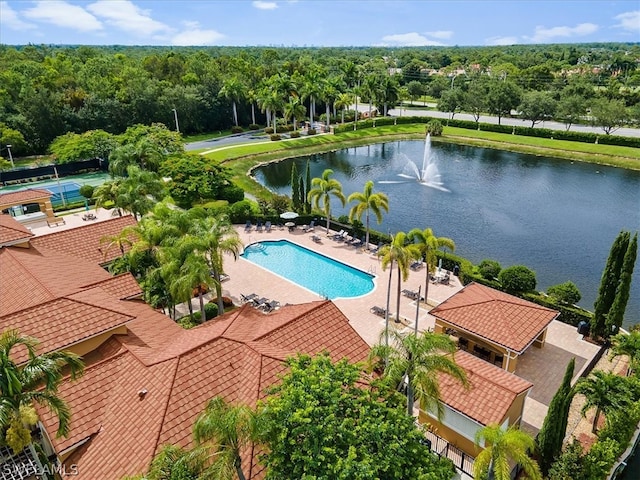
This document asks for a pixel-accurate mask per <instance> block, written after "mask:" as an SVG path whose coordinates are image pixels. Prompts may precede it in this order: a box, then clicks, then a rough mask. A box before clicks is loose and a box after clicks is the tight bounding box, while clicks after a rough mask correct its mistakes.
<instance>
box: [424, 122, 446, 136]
mask: <svg viewBox="0 0 640 480" xmlns="http://www.w3.org/2000/svg"><path fill="white" fill-rule="evenodd" d="M442 130H443V127H442V123H441V122H440V120H431V121H430V122H429V123H427V133H430V134H431V136H433V137H439V136H440V135H442Z"/></svg>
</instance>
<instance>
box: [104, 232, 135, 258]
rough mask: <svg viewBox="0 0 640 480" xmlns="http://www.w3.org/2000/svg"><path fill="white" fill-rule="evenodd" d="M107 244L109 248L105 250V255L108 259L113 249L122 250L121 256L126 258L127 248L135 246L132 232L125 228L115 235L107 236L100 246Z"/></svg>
mask: <svg viewBox="0 0 640 480" xmlns="http://www.w3.org/2000/svg"><path fill="white" fill-rule="evenodd" d="M105 243H106V244H107V247H106V248H105V249H104V252H103V255H104V258H105V259H106V258H107V255H108V254H109V250H111V249H112V248H113V247H118V249H119V250H120V256H121V257H124V254H125V248H127V247H131V246H132V245H133V241H132V240H131V230H130V229H127V228H124V229H122V230H121V231H120V233H117V234H115V235H105V236H104V237H102V238H101V239H100V245H103V244H105Z"/></svg>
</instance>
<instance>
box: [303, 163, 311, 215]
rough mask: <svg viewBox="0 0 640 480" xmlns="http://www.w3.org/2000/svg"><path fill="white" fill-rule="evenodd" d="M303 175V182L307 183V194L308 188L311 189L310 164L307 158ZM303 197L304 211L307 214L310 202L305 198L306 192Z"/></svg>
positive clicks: (309, 209) (309, 211)
mask: <svg viewBox="0 0 640 480" xmlns="http://www.w3.org/2000/svg"><path fill="white" fill-rule="evenodd" d="M304 177H305V184H306V185H307V192H306V193H307V194H308V193H309V190H311V166H310V164H309V160H307V166H306V167H305V170H304ZM303 198H304V213H306V214H309V213H311V202H310V201H309V199H308V198H307V195H306V194H305V196H304V197H303Z"/></svg>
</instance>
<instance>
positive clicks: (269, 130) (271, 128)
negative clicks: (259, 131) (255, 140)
mask: <svg viewBox="0 0 640 480" xmlns="http://www.w3.org/2000/svg"><path fill="white" fill-rule="evenodd" d="M264 133H266V134H267V135H271V134H272V133H273V127H267V128H265V129H264Z"/></svg>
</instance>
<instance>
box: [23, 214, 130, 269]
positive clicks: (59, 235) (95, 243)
mask: <svg viewBox="0 0 640 480" xmlns="http://www.w3.org/2000/svg"><path fill="white" fill-rule="evenodd" d="M135 224H136V221H135V219H134V218H133V217H132V216H131V215H127V216H125V217H116V218H112V219H109V220H105V221H103V222H95V223H91V224H88V225H83V226H81V227H77V228H70V229H68V230H62V231H60V232H54V233H49V234H47V235H41V236H39V237H35V238H33V239H32V240H31V244H32V245H35V246H36V247H41V246H43V247H47V248H49V249H51V250H55V251H58V252H61V253H65V254H68V255H73V256H75V257H78V258H83V259H85V260H90V261H92V262H95V263H98V264H103V263H106V262H110V261H111V260H114V259H115V258H117V257H119V256H120V255H121V253H120V251H119V250H118V249H117V248H111V249H109V251H108V252H107V256H106V257H105V255H104V252H105V250H106V247H107V245H106V244H105V243H104V242H103V243H102V244H100V240H101V239H102V238H103V237H109V236H115V235H118V234H119V233H120V232H122V230H123V229H124V228H125V227H128V226H131V225H135Z"/></svg>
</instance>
